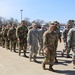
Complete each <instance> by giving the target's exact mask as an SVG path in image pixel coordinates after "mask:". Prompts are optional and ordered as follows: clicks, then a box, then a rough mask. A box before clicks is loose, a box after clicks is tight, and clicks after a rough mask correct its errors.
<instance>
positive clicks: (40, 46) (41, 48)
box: [39, 43, 44, 54]
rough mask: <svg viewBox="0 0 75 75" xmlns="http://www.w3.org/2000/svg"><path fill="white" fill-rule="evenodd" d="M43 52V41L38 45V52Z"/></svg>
mask: <svg viewBox="0 0 75 75" xmlns="http://www.w3.org/2000/svg"><path fill="white" fill-rule="evenodd" d="M41 51H42V54H44V50H43V43H42V44H40V45H39V54H40V53H41Z"/></svg>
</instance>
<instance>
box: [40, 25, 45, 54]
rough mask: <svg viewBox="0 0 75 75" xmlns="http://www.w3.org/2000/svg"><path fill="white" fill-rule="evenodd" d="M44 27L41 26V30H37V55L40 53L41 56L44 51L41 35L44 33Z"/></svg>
mask: <svg viewBox="0 0 75 75" xmlns="http://www.w3.org/2000/svg"><path fill="white" fill-rule="evenodd" d="M45 31H46V30H45V26H44V25H42V27H41V29H40V30H39V47H40V48H39V55H40V54H41V51H42V55H44V51H43V34H44V32H45Z"/></svg>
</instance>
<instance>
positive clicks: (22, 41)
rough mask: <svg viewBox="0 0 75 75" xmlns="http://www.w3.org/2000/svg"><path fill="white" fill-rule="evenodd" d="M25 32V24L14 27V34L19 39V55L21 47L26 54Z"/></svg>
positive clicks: (26, 29) (26, 31)
mask: <svg viewBox="0 0 75 75" xmlns="http://www.w3.org/2000/svg"><path fill="white" fill-rule="evenodd" d="M27 33H28V28H27V27H26V26H21V25H20V26H18V27H17V29H16V36H17V38H19V39H20V41H18V45H19V55H20V53H21V50H22V49H23V52H24V56H26V49H27Z"/></svg>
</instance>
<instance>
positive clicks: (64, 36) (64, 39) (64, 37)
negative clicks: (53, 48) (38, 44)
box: [62, 24, 70, 58]
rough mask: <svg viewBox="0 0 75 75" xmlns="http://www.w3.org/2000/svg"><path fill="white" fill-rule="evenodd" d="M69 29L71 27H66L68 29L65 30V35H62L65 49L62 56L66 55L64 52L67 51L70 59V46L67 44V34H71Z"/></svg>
mask: <svg viewBox="0 0 75 75" xmlns="http://www.w3.org/2000/svg"><path fill="white" fill-rule="evenodd" d="M69 29H70V25H69V24H68V25H66V28H65V29H64V30H63V33H62V39H63V42H64V48H65V49H63V51H62V56H63V55H64V52H66V51H67V58H69V57H70V56H69V53H70V48H68V44H67V34H68V32H69Z"/></svg>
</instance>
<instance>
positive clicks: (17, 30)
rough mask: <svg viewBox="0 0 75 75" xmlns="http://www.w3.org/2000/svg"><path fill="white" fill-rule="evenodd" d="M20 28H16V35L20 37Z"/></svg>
mask: <svg viewBox="0 0 75 75" xmlns="http://www.w3.org/2000/svg"><path fill="white" fill-rule="evenodd" d="M18 30H19V28H18V27H17V28H16V37H17V38H19V33H18Z"/></svg>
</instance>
